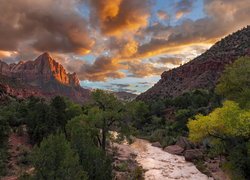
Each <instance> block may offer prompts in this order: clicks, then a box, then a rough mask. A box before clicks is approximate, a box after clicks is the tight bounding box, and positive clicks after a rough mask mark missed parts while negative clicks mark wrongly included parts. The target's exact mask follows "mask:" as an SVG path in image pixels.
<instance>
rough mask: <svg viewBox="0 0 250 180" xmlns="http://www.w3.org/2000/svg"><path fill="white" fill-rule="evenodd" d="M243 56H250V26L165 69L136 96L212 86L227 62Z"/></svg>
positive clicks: (173, 94) (174, 93)
mask: <svg viewBox="0 0 250 180" xmlns="http://www.w3.org/2000/svg"><path fill="white" fill-rule="evenodd" d="M241 56H250V26H247V27H246V28H243V29H241V30H239V31H237V32H235V33H233V34H231V35H229V36H227V37H225V38H223V39H222V40H221V41H219V42H217V43H216V44H214V45H213V46H212V47H211V48H210V49H209V50H207V51H206V52H205V53H203V54H201V55H200V56H198V57H196V58H195V59H193V60H192V61H189V62H188V63H186V64H184V65H182V66H180V67H178V68H175V69H172V70H169V71H165V72H163V73H162V75H161V79H160V80H159V81H158V82H157V83H156V84H155V85H154V86H153V87H151V88H150V89H149V90H147V91H146V92H144V93H142V94H140V95H139V96H138V97H137V98H136V99H137V100H143V101H151V100H154V99H159V98H160V99H163V98H167V97H176V96H179V95H181V94H183V93H184V92H187V91H190V90H194V89H198V88H199V89H213V88H214V87H215V85H216V83H217V81H218V79H219V77H220V75H221V74H222V72H223V70H224V68H225V66H226V65H228V64H231V63H232V62H234V61H235V60H236V59H237V58H238V57H241Z"/></svg>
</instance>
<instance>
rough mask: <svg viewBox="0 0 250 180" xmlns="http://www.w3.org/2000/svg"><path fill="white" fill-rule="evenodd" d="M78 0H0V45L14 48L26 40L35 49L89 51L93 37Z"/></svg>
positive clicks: (81, 52)
mask: <svg viewBox="0 0 250 180" xmlns="http://www.w3.org/2000/svg"><path fill="white" fill-rule="evenodd" d="M78 4H79V0H36V1H33V0H8V1H1V4H0V11H1V16H0V22H1V23H0V49H1V50H7V51H17V50H18V49H19V47H20V46H22V44H24V43H26V44H29V46H30V47H32V48H34V49H35V50H37V51H51V52H55V51H56V52H66V53H69V52H74V53H78V54H85V53H88V52H89V51H90V49H91V47H92V45H93V43H94V41H93V40H92V39H91V38H90V37H89V33H88V29H87V26H86V24H87V21H86V20H85V19H84V18H83V17H82V16H81V15H80V13H79V12H78V11H77V8H76V7H77V5H78ZM33 51H34V50H33Z"/></svg>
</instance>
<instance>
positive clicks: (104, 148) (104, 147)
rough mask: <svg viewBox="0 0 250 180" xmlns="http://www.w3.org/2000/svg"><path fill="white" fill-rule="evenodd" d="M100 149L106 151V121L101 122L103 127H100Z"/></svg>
mask: <svg viewBox="0 0 250 180" xmlns="http://www.w3.org/2000/svg"><path fill="white" fill-rule="evenodd" d="M102 149H103V150H104V151H106V120H105V119H104V120H103V127H102Z"/></svg>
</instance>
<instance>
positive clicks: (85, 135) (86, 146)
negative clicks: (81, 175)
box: [66, 115, 112, 180]
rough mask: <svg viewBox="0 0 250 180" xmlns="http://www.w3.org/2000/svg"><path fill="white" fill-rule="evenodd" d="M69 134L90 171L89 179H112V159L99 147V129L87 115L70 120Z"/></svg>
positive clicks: (68, 125)
mask: <svg viewBox="0 0 250 180" xmlns="http://www.w3.org/2000/svg"><path fill="white" fill-rule="evenodd" d="M66 129H67V134H68V136H69V139H70V142H71V145H72V148H74V149H75V150H76V151H77V153H78V154H79V157H80V164H81V165H82V167H83V169H84V171H86V172H87V173H88V177H89V179H93V180H109V179H112V166H111V163H112V161H111V159H110V158H109V156H108V155H106V153H105V151H103V150H102V149H101V148H99V147H98V140H97V136H98V133H99V130H98V129H97V128H95V127H93V126H92V124H91V123H90V121H89V119H88V117H87V116H84V115H81V116H78V117H75V118H73V119H72V120H71V121H69V122H68V124H67V126H66Z"/></svg>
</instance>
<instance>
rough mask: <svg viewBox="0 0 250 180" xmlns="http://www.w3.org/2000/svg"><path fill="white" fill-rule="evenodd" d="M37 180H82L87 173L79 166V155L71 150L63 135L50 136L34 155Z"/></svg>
mask: <svg viewBox="0 0 250 180" xmlns="http://www.w3.org/2000/svg"><path fill="white" fill-rule="evenodd" d="M32 162H33V165H34V167H35V179H40V180H47V179H55V180H56V179H58V180H71V179H74V180H82V179H87V176H86V173H85V172H84V171H83V170H82V167H81V166H80V164H79V157H78V155H77V154H76V153H75V152H74V151H73V150H72V149H71V147H70V144H69V142H67V140H66V139H65V136H64V135H63V134H56V135H50V136H49V137H48V138H46V139H44V140H43V141H42V142H41V144H40V146H39V147H38V146H36V147H35V149H34V152H33V155H32Z"/></svg>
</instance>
